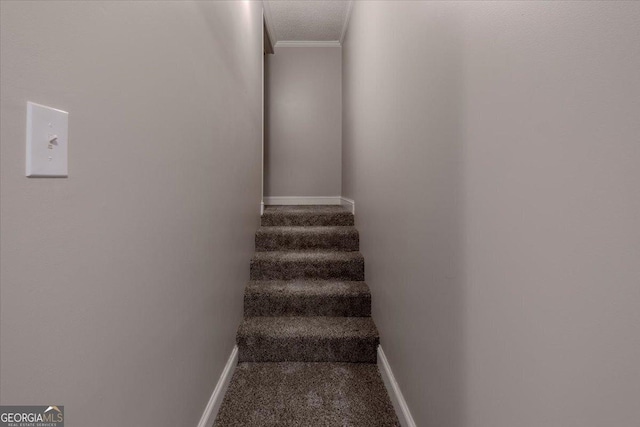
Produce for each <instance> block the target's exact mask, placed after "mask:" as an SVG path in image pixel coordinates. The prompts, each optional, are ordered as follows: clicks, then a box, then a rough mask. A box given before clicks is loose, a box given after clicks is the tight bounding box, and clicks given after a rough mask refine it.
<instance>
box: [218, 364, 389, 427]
mask: <svg viewBox="0 0 640 427" xmlns="http://www.w3.org/2000/svg"><path fill="white" fill-rule="evenodd" d="M336 404H339V407H338V409H337V408H336ZM285 409H286V410H285ZM264 425H273V426H275V425H278V426H290V427H293V426H312V425H327V426H328V425H332V426H337V425H349V426H352V427H369V426H378V427H383V426H384V427H396V426H398V427H399V426H400V423H399V421H398V418H397V416H396V414H395V411H394V409H393V405H392V403H391V400H390V399H389V396H388V394H387V390H386V388H385V385H384V382H383V381H382V377H381V376H380V373H379V371H378V367H377V366H376V365H375V364H366V363H318V362H311V363H309V362H276V363H274V362H263V363H239V364H238V366H237V367H236V369H235V372H234V374H233V378H232V379H231V382H230V384H229V388H228V391H227V393H226V395H225V398H224V400H223V402H222V405H221V407H220V410H219V411H218V414H217V418H216V421H215V424H214V426H215V427H223V426H227V427H228V426H245V427H257V426H264Z"/></svg>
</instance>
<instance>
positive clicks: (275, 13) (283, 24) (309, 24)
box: [264, 0, 350, 43]
mask: <svg viewBox="0 0 640 427" xmlns="http://www.w3.org/2000/svg"><path fill="white" fill-rule="evenodd" d="M264 3H265V15H266V19H267V24H268V27H269V29H270V32H271V33H272V34H271V37H272V38H273V42H274V43H277V42H281V41H336V40H341V37H342V31H343V28H344V25H345V21H346V19H347V15H348V11H349V3H350V2H349V1H347V0H344V1H337V0H334V1H331V0H326V1H317V0H274V1H265V2H264Z"/></svg>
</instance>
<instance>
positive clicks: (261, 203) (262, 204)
mask: <svg viewBox="0 0 640 427" xmlns="http://www.w3.org/2000/svg"><path fill="white" fill-rule="evenodd" d="M263 213H264V201H262V202H260V216H262V214H263Z"/></svg>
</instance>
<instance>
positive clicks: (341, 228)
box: [256, 225, 358, 234]
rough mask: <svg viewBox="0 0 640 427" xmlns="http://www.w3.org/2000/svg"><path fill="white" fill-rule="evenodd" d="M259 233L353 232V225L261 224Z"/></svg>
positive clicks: (356, 231)
mask: <svg viewBox="0 0 640 427" xmlns="http://www.w3.org/2000/svg"><path fill="white" fill-rule="evenodd" d="M256 233H257V234H281V233H282V234H284V233H286V234H353V233H356V234H357V233H358V230H357V229H356V228H355V227H354V226H353V225H273V226H261V227H260V228H258V231H257V232H256Z"/></svg>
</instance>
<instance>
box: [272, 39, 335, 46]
mask: <svg viewBox="0 0 640 427" xmlns="http://www.w3.org/2000/svg"><path fill="white" fill-rule="evenodd" d="M275 47H341V45H340V41H339V40H326V41H324V40H280V41H277V42H276V44H275Z"/></svg>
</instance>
